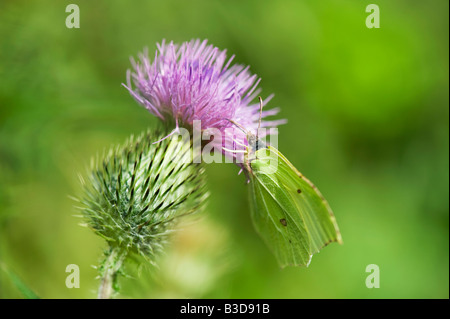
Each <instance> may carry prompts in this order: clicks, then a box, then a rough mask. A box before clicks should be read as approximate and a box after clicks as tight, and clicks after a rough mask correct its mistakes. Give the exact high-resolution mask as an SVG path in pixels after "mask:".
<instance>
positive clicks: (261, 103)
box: [258, 96, 263, 130]
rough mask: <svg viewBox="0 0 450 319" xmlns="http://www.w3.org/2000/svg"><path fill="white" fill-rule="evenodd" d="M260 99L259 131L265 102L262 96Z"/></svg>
mask: <svg viewBox="0 0 450 319" xmlns="http://www.w3.org/2000/svg"><path fill="white" fill-rule="evenodd" d="M258 99H259V122H258V130H259V129H260V128H261V118H262V108H263V100H262V98H261V97H260V96H258Z"/></svg>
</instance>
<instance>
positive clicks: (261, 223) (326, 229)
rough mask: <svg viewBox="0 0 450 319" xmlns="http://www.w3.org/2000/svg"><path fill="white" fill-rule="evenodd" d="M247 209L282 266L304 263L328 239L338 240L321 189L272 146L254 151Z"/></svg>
mask: <svg viewBox="0 0 450 319" xmlns="http://www.w3.org/2000/svg"><path fill="white" fill-rule="evenodd" d="M255 157H256V158H255V159H253V160H252V161H251V163H250V165H251V169H252V172H251V182H252V183H251V187H252V189H251V192H250V194H251V195H250V196H251V198H250V202H251V212H252V219H253V222H254V224H255V228H256V229H257V231H258V233H259V234H260V235H261V237H263V239H264V241H265V242H266V244H267V245H268V246H269V247H270V249H271V250H272V251H273V253H274V254H275V256H276V257H277V260H278V262H279V264H280V266H282V267H284V266H287V265H296V266H308V265H309V262H310V261H311V257H312V255H313V254H315V253H317V252H318V251H319V250H320V249H321V248H322V247H324V246H325V245H327V244H328V243H330V242H333V241H337V242H339V243H341V242H342V239H341V235H340V232H339V229H338V226H337V224H336V220H335V218H334V215H333V213H332V211H331V209H330V207H329V205H328V203H327V202H326V200H325V199H324V198H323V196H322V195H321V194H320V192H319V190H318V189H317V188H316V187H315V186H314V185H313V184H312V183H311V182H310V181H309V180H308V179H306V178H305V177H304V176H303V175H302V174H301V173H300V172H298V171H297V169H296V168H295V167H294V166H293V165H292V164H291V163H290V162H289V161H288V160H287V159H286V158H285V157H284V156H283V155H282V154H281V153H280V152H279V151H278V150H277V149H275V148H273V147H270V146H268V147H267V148H262V149H260V150H258V151H256V153H255Z"/></svg>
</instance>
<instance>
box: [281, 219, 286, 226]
mask: <svg viewBox="0 0 450 319" xmlns="http://www.w3.org/2000/svg"><path fill="white" fill-rule="evenodd" d="M280 223H281V225H283V226H287V222H286V219H284V218H282V219H280Z"/></svg>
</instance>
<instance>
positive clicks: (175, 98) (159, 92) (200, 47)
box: [125, 39, 285, 157]
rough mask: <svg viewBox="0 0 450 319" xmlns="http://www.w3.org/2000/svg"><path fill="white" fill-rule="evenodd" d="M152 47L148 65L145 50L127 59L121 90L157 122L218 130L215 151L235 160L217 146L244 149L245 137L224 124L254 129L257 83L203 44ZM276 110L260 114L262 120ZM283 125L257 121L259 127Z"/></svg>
mask: <svg viewBox="0 0 450 319" xmlns="http://www.w3.org/2000/svg"><path fill="white" fill-rule="evenodd" d="M157 47H158V49H157V51H156V52H155V55H154V59H153V61H151V60H150V58H149V57H148V52H147V51H144V53H143V54H140V56H139V62H135V61H134V60H132V64H133V72H130V71H129V72H128V84H127V86H125V87H126V88H127V89H128V90H129V92H130V93H131V95H132V96H133V97H134V98H135V99H136V101H137V102H138V103H140V104H141V105H143V106H144V107H145V108H147V109H148V110H149V111H150V112H151V113H152V114H154V115H155V116H157V117H158V118H160V119H161V120H163V121H166V122H175V125H176V128H178V127H179V126H182V127H185V128H188V129H189V128H192V126H193V122H194V121H195V120H199V121H201V127H202V130H210V129H218V130H219V131H220V132H221V134H222V140H221V141H220V140H219V141H217V147H219V149H220V150H222V152H223V153H224V154H226V155H229V156H231V157H236V154H234V153H228V152H226V151H225V150H223V149H222V147H223V146H225V145H230V144H229V143H230V141H237V142H240V143H241V144H246V145H247V141H246V136H245V133H243V132H241V131H236V132H235V133H233V134H232V135H233V136H231V135H230V134H229V133H227V132H226V131H225V129H226V128H229V127H231V126H232V124H231V123H230V121H229V120H233V121H235V122H237V123H239V124H240V125H242V126H243V127H245V128H246V129H247V130H248V131H255V130H256V129H257V128H258V122H259V119H260V113H259V103H258V102H255V103H252V101H253V100H255V97H256V96H257V95H258V94H259V92H260V90H259V89H257V86H258V84H259V81H260V79H258V78H257V76H256V75H252V74H251V73H250V72H249V67H248V66H247V67H244V66H242V65H237V64H235V65H232V61H233V58H234V56H232V57H231V58H229V59H227V55H226V50H223V51H221V50H219V49H218V48H217V47H214V46H213V45H208V42H207V40H204V41H200V40H198V39H197V40H192V41H190V42H184V43H182V44H181V45H177V44H174V43H173V42H170V43H169V44H166V43H165V42H164V41H163V42H162V43H161V44H158V45H157ZM132 82H133V83H134V88H133V86H132ZM271 97H272V96H269V97H268V98H267V99H266V100H265V101H264V104H266V103H267V102H268V101H269V100H270V99H271ZM278 111H279V110H278V109H272V110H267V111H263V112H262V118H264V117H267V116H271V115H275V114H277V113H278ZM284 122H285V121H284V120H279V121H270V122H268V121H262V122H261V127H268V126H276V125H278V124H281V123H284Z"/></svg>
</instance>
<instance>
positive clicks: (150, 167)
mask: <svg viewBox="0 0 450 319" xmlns="http://www.w3.org/2000/svg"><path fill="white" fill-rule="evenodd" d="M160 136H161V135H153V134H151V133H150V132H147V133H146V134H142V135H141V136H139V137H138V138H136V139H133V138H130V139H129V140H128V141H127V142H126V143H125V144H124V145H123V146H121V147H117V148H113V149H111V150H110V151H109V152H108V153H107V155H106V156H105V157H104V158H101V159H99V160H97V161H94V162H93V164H92V168H91V174H90V176H89V182H88V183H84V191H85V192H84V198H83V199H81V200H80V201H81V203H82V207H80V208H81V210H82V212H83V215H84V217H85V219H86V221H87V225H88V226H89V227H90V228H91V229H92V230H93V231H94V232H95V233H97V234H98V235H100V236H101V237H103V238H104V239H106V240H107V241H108V243H109V246H110V248H112V249H119V250H121V251H124V252H127V253H128V252H133V253H136V254H139V255H142V256H144V257H146V258H147V259H149V261H151V262H152V261H153V257H154V255H155V253H157V252H158V251H160V250H161V248H162V247H163V246H162V245H163V243H164V242H165V241H166V239H167V235H168V234H169V233H170V232H171V230H172V229H173V224H174V222H176V221H177V220H178V219H179V218H180V217H182V216H185V215H188V214H192V213H195V212H197V211H198V210H199V209H200V208H201V206H202V204H203V202H204V200H205V199H206V197H207V191H206V189H205V179H204V174H203V171H204V169H203V167H202V166H201V164H194V163H190V162H189V161H187V160H185V156H186V155H187V154H188V153H189V149H190V142H185V141H178V139H175V138H172V139H165V140H163V141H162V142H161V143H157V144H151V141H152V140H153V139H154V138H159V137H160Z"/></svg>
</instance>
